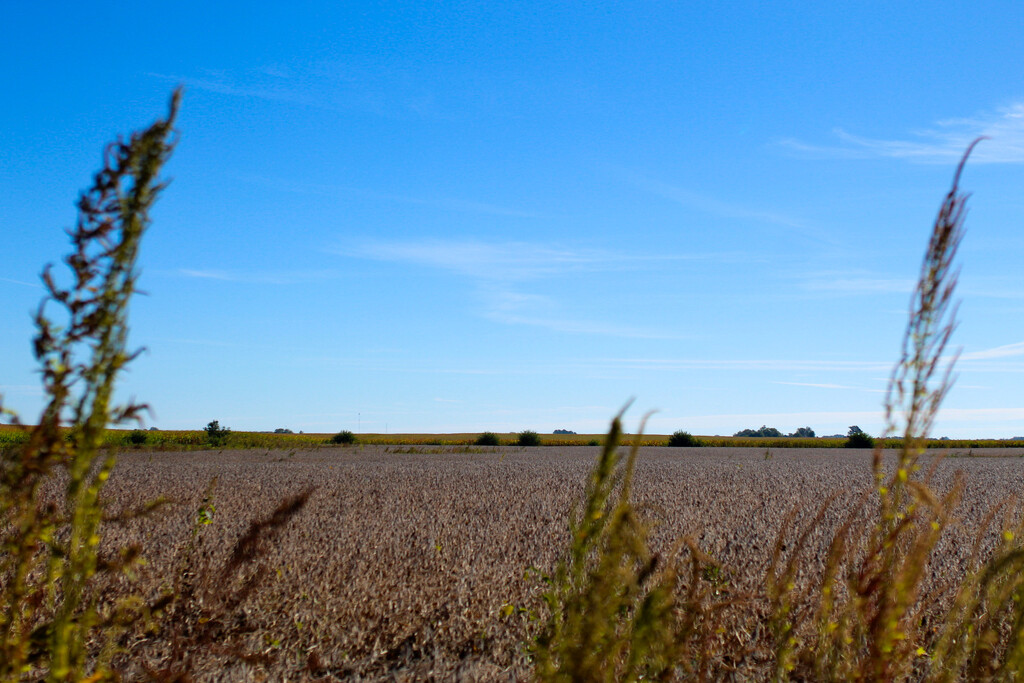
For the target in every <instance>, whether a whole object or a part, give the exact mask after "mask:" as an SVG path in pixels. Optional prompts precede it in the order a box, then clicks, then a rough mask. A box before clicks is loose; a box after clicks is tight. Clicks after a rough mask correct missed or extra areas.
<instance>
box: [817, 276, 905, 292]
mask: <svg viewBox="0 0 1024 683" xmlns="http://www.w3.org/2000/svg"><path fill="white" fill-rule="evenodd" d="M914 285H915V283H914V281H913V280H911V279H908V278H883V277H842V276H838V275H836V274H821V275H818V276H814V277H812V278H811V279H809V280H807V281H806V282H804V283H803V284H802V287H803V288H804V289H805V290H808V291H812V292H831V293H835V294H878V293H894V294H909V293H910V292H912V291H914Z"/></svg>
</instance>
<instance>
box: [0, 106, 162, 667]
mask: <svg viewBox="0 0 1024 683" xmlns="http://www.w3.org/2000/svg"><path fill="white" fill-rule="evenodd" d="M179 100H180V92H179V91H176V92H175V93H174V95H173V97H172V98H171V104H170V112H169V114H168V116H167V118H166V119H163V120H159V121H157V122H156V123H154V124H153V125H152V126H150V127H149V128H148V129H146V130H144V131H141V132H138V133H135V134H134V135H132V136H131V138H130V139H128V140H118V141H117V142H116V143H114V144H112V145H110V146H109V147H108V148H107V150H106V154H105V163H104V168H103V169H102V170H101V171H100V172H99V173H98V174H97V175H96V177H95V181H94V184H93V186H92V188H91V189H90V190H89V191H87V192H85V193H83V194H82V196H81V198H80V199H79V201H78V212H79V214H78V222H77V224H76V226H75V228H74V229H73V230H71V231H69V234H70V236H71V240H72V243H73V245H74V252H73V253H72V254H71V255H70V256H68V257H67V259H66V263H67V264H68V266H69V267H70V269H71V277H72V282H71V285H70V287H69V288H66V289H65V288H63V287H62V286H61V285H59V284H57V281H56V280H55V279H54V277H53V275H52V274H51V272H50V269H49V267H47V268H46V269H45V270H44V271H43V284H44V286H45V288H46V291H47V296H46V298H45V299H44V301H43V304H42V305H41V306H40V308H39V310H38V312H37V313H36V315H35V324H36V330H37V332H36V336H35V340H34V352H35V356H36V359H37V360H38V361H39V364H40V366H41V374H42V378H43V388H44V391H45V395H46V399H47V403H46V406H45V408H44V409H43V413H42V415H41V416H40V418H39V422H38V424H37V426H36V427H34V428H33V429H31V430H28V429H27V428H26V430H25V431H27V432H28V439H27V441H26V442H25V443H23V444H21V445H19V446H17V447H16V448H13V449H10V450H5V451H4V453H3V458H2V460H0V548H2V552H0V582H2V583H0V586H2V590H0V681H19V680H26V678H31V679H39V678H47V679H48V680H51V681H72V680H91V681H92V680H106V679H110V678H113V676H114V675H113V673H112V672H111V671H110V669H109V664H110V658H111V656H112V654H113V652H114V646H115V644H116V640H117V638H118V636H119V634H120V633H121V632H123V631H124V629H125V628H126V627H127V626H128V625H129V624H131V623H132V622H133V621H135V620H137V619H138V618H139V617H140V616H141V615H142V614H143V613H144V612H145V605H144V603H142V602H141V600H139V599H138V598H135V599H129V600H125V601H123V602H121V603H120V604H118V605H114V606H113V607H110V606H107V607H105V608H104V609H101V608H100V605H99V596H98V594H97V593H98V590H97V580H98V579H99V578H100V577H101V576H104V575H106V576H107V577H110V576H113V575H119V574H121V573H123V572H125V571H127V570H128V568H129V567H131V565H132V564H133V563H134V562H135V561H136V559H137V558H138V555H139V552H140V551H139V548H137V547H125V548H120V549H119V552H115V553H113V554H111V553H110V551H109V550H108V551H107V552H106V553H105V554H104V556H103V557H101V556H100V553H99V549H100V541H101V536H100V534H101V526H100V523H101V521H102V520H106V521H116V519H117V518H118V517H115V518H114V520H111V519H110V518H109V516H107V513H106V512H105V508H104V505H103V502H102V500H101V498H100V493H101V491H102V489H103V486H104V484H105V482H106V481H107V478H108V477H109V476H110V472H111V470H112V469H113V467H114V464H115V462H116V457H115V451H113V450H110V451H107V452H106V453H103V452H101V450H100V446H101V443H102V439H103V435H104V432H105V430H106V428H107V425H108V424H111V423H113V424H118V423H125V422H129V421H133V420H136V421H137V420H138V417H139V413H140V412H141V411H142V410H144V408H145V406H142V405H136V404H127V405H114V404H112V398H113V392H114V383H115V380H116V378H117V375H118V373H119V372H120V371H121V370H122V369H123V368H124V366H125V365H126V364H127V363H128V362H129V361H131V360H132V359H133V358H134V357H135V355H136V354H135V353H131V352H129V351H128V350H127V349H126V348H125V344H126V340H127V336H128V325H127V308H128V302H129V300H130V298H131V295H132V293H133V292H134V291H135V280H136V270H135V262H136V257H137V254H138V249H139V243H140V240H141V238H142V235H143V233H144V232H145V230H146V228H147V226H148V224H149V209H150V207H151V206H152V205H153V202H154V201H155V200H156V198H157V197H158V196H159V194H160V191H161V189H162V188H163V185H162V184H161V183H160V181H159V180H158V176H159V172H160V169H161V167H162V165H163V163H164V162H165V161H166V160H167V158H168V157H169V155H170V153H171V150H172V147H173V143H172V142H171V136H172V131H173V124H174V119H175V116H176V114H177V110H178V103H179ZM52 307H56V308H58V309H59V310H60V317H59V318H58V319H57V320H54V319H53V318H51V317H49V313H48V309H49V308H52ZM53 487H62V490H61V489H58V490H59V491H61V492H60V494H59V502H57V503H55V502H54V501H53V497H52V496H48V495H44V491H46V490H47V489H48V488H53ZM136 512H137V513H138V514H141V513H142V512H143V511H141V510H140V511H136ZM132 514H135V513H134V512H132V511H128V512H125V513H121V515H122V516H130V515H132ZM97 652H98V653H99V654H98V656H97V655H96V653H97Z"/></svg>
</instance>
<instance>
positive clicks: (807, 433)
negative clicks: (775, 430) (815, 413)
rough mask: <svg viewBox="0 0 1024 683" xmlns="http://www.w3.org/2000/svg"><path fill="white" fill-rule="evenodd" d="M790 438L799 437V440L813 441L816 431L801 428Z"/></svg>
mask: <svg viewBox="0 0 1024 683" xmlns="http://www.w3.org/2000/svg"><path fill="white" fill-rule="evenodd" d="M790 436H795V437H799V438H808V439H813V438H814V430H813V429H811V428H810V427H800V428H798V429H797V430H796V431H795V432H793V433H792V434H790Z"/></svg>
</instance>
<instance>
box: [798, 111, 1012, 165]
mask: <svg viewBox="0 0 1024 683" xmlns="http://www.w3.org/2000/svg"><path fill="white" fill-rule="evenodd" d="M835 135H836V137H837V138H838V139H839V142H840V144H839V145H814V144H809V143H806V142H803V141H801V140H797V139H794V138H790V139H786V140H782V141H780V144H782V145H783V146H785V147H788V148H790V149H793V150H796V151H799V152H803V153H806V154H810V155H814V156H823V157H842V158H863V159H866V158H878V157H882V158H890V159H903V160H906V161H912V162H918V163H950V162H955V161H957V160H959V158H960V157H961V155H963V153H964V150H965V149H967V146H968V145H969V144H970V143H971V142H972V141H973V140H975V139H976V138H978V137H980V136H985V137H988V138H989V140H987V141H985V142H984V143H983V144H981V145H979V146H978V147H977V148H976V149H975V151H974V153H973V154H972V155H971V163H972V164H1016V163H1021V162H1024V102H1016V103H1014V104H1011V105H1010V106H1008V107H1003V108H1000V109H997V110H996V111H994V112H982V113H979V114H976V115H974V116H970V117H964V118H951V119H945V120H941V121H937V122H935V123H934V124H933V126H932V127H931V128H927V129H924V130H919V131H913V132H912V133H911V134H910V136H909V137H907V138H905V139H898V140H892V139H889V140H885V139H878V138H868V137H863V136H859V135H854V134H851V133H848V132H846V131H845V130H842V129H836V130H835Z"/></svg>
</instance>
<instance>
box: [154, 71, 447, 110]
mask: <svg viewBox="0 0 1024 683" xmlns="http://www.w3.org/2000/svg"><path fill="white" fill-rule="evenodd" d="M145 75H146V76H149V77H150V78H156V79H159V80H162V81H165V82H169V83H174V84H178V83H184V84H185V85H186V86H187V87H189V88H194V89H197V90H203V91H206V92H212V93H216V94H218V95H226V96H229V97H240V98H244V99H248V100H253V99H255V100H264V101H267V102H281V103H286V104H295V105H299V106H303V107H315V108H318V109H324V110H327V111H352V110H354V111H360V112H366V113H370V114H373V115H377V116H381V117H384V118H389V119H395V120H408V119H411V118H429V119H450V118H451V116H450V115H449V114H448V113H447V112H445V111H444V109H443V107H442V106H441V105H440V104H439V103H438V101H437V97H436V95H435V92H436V89H433V88H431V86H430V84H429V83H427V82H426V81H425V80H424V79H423V78H421V77H419V76H418V75H417V74H411V73H407V72H405V71H403V70H402V69H396V68H381V67H379V66H358V65H355V64H353V63H351V62H350V61H347V62H345V63H337V62H331V61H313V62H307V63H295V64H272V65H266V66H261V67H256V68H247V69H234V70H228V69H203V70H201V71H199V72H198V73H192V74H168V73H160V72H147V73H146V74H145Z"/></svg>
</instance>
